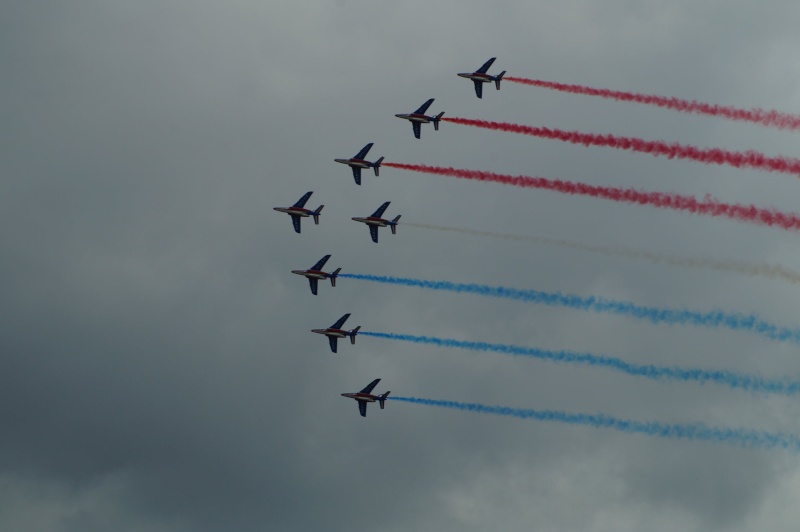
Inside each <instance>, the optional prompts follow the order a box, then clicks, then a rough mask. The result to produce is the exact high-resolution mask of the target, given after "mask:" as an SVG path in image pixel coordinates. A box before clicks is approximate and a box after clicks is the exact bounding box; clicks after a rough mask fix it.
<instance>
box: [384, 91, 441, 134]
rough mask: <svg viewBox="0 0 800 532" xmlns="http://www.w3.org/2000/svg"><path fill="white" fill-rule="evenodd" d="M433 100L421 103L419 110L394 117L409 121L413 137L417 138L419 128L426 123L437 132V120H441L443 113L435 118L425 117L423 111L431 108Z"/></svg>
mask: <svg viewBox="0 0 800 532" xmlns="http://www.w3.org/2000/svg"><path fill="white" fill-rule="evenodd" d="M433 100H434V99H433V98H431V99H430V100H428V101H427V102H425V103H423V104H422V105H421V106H420V108H419V109H417V110H416V111H414V112H413V113H408V114H396V115H394V116H396V117H397V118H404V119H406V120H409V121H410V122H411V126H412V127H413V128H414V136H415V137H417V138H419V133H420V126H421V125H422V124H427V123H430V122H433V129H435V130H436V131H439V120H441V119H442V115H443V114H444V111H442V112H441V113H439V114H438V115H436V116H427V115H426V114H425V111H427V110H428V107H430V106H431V104H432V103H433Z"/></svg>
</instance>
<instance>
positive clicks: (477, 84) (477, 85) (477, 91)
mask: <svg viewBox="0 0 800 532" xmlns="http://www.w3.org/2000/svg"><path fill="white" fill-rule="evenodd" d="M472 82H473V83H474V84H475V94H476V95H477V96H478V98H483V83H481V82H480V81H477V80H474V79H473V80H472Z"/></svg>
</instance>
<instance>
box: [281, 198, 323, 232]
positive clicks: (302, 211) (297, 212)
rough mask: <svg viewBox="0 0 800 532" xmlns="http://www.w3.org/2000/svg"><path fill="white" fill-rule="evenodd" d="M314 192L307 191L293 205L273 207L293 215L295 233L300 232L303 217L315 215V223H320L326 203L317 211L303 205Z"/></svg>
mask: <svg viewBox="0 0 800 532" xmlns="http://www.w3.org/2000/svg"><path fill="white" fill-rule="evenodd" d="M313 193H314V192H313V191H312V192H306V193H305V194H303V197H302V198H300V199H299V200H297V203H295V204H294V205H292V206H291V207H273V208H272V209H273V210H276V211H278V212H285V213H286V214H288V215H289V216H291V217H292V225H294V232H295V233H299V232H300V218H301V217H302V218H308V217H309V216H313V217H314V223H315V224H317V225H319V213H320V211H322V208H323V207H324V206H325V205H320V206H319V208H318V209H317V210H316V211H312V210H310V209H306V208H304V207H303V205H305V204H306V202H307V201H308V198H310V197H311V194H313Z"/></svg>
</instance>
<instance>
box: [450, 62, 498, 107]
mask: <svg viewBox="0 0 800 532" xmlns="http://www.w3.org/2000/svg"><path fill="white" fill-rule="evenodd" d="M495 59H497V58H496V57H492V58H491V59H489V60H488V61H486V62H485V63H484V64H483V66H482V67H480V68H479V69H478V70H476V71H475V72H461V73H460V74H458V75H459V76H461V77H462V78H467V79H471V80H472V82H473V83H474V84H475V94H476V95H477V96H478V98H483V84H484V83H489V82H491V81H494V85H495V87H497V90H500V80H501V79H503V76H504V75H505V74H506V71H505V70H503V71H502V72H500V73H499V74H498V75H496V76H491V75H489V74H487V73H486V71H487V70H489V67H490V66H492V63H494V60H495Z"/></svg>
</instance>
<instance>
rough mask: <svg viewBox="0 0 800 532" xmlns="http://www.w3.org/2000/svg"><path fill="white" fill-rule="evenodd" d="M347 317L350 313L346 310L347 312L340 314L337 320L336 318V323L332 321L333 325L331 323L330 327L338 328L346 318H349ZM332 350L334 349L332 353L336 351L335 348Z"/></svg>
mask: <svg viewBox="0 0 800 532" xmlns="http://www.w3.org/2000/svg"><path fill="white" fill-rule="evenodd" d="M349 317H350V313H349V312H348V313H347V314H345V315H344V316H342V317H341V318H339V319H338V320H336V323H334V324H333V325H331V329H338V328H340V327H341V326H342V325H344V322H346V321H347V318H349ZM328 338H331V337H330V336H329V337H328ZM335 340H336V339H335V338H334V341H335ZM333 351H334V353H335V352H336V350H335V349H334V350H333Z"/></svg>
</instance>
